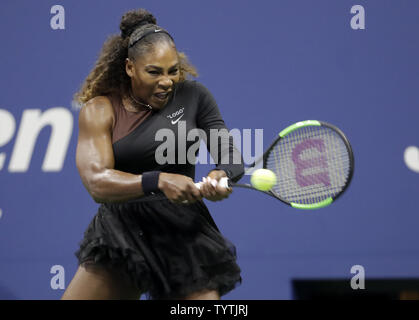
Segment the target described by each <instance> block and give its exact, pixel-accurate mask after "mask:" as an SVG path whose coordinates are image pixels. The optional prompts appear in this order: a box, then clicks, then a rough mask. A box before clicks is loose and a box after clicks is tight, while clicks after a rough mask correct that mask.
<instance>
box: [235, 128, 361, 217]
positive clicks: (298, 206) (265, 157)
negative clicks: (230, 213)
mask: <svg viewBox="0 0 419 320" xmlns="http://www.w3.org/2000/svg"><path fill="white" fill-rule="evenodd" d="M307 126H323V127H326V128H329V129H331V130H333V131H335V132H336V133H337V134H338V135H339V136H340V137H341V138H342V141H343V142H344V144H345V147H346V150H347V151H348V155H349V168H350V170H349V175H348V179H347V181H346V184H345V186H344V187H343V189H342V190H341V191H340V192H339V193H338V194H336V195H335V196H333V197H329V198H326V199H324V200H322V201H320V202H317V203H313V204H301V203H295V202H289V201H286V200H285V199H283V198H281V197H280V196H279V195H278V194H277V193H275V192H273V191H271V190H268V191H262V190H258V189H256V188H254V187H253V186H251V185H250V184H239V183H231V181H229V186H232V187H241V188H248V189H253V190H257V191H260V192H262V193H265V194H267V195H269V196H271V197H274V198H277V199H278V200H280V201H282V202H283V203H285V204H287V205H290V206H291V207H293V208H296V209H304V210H310V209H319V208H323V207H326V206H328V205H330V204H331V203H332V202H334V201H335V200H336V199H338V198H339V197H340V196H341V195H342V194H343V193H344V192H345V191H346V189H347V188H348V186H349V185H350V183H351V180H352V177H353V173H354V166H355V158H354V154H353V151H352V147H351V144H350V143H349V140H348V138H347V137H346V136H345V134H344V133H343V132H342V131H341V130H340V129H339V128H337V127H336V126H334V125H332V124H330V123H327V122H324V121H318V120H305V121H300V122H297V123H294V124H292V125H290V126H288V127H286V128H285V129H284V130H282V131H281V132H280V133H279V134H278V137H277V138H276V139H275V140H274V141H273V142H272V143H271V144H270V146H269V147H268V148H267V149H266V150H265V152H264V153H263V155H262V157H261V158H259V159H258V160H257V161H254V162H253V163H252V164H251V165H250V166H249V167H250V168H252V167H254V166H255V165H256V163H259V162H260V160H262V161H263V168H266V162H267V160H268V156H269V153H270V152H271V150H272V148H274V146H275V145H276V144H277V143H278V141H279V140H281V139H283V138H285V137H286V136H287V135H288V134H290V133H291V132H293V131H295V130H297V129H300V128H303V127H307Z"/></svg>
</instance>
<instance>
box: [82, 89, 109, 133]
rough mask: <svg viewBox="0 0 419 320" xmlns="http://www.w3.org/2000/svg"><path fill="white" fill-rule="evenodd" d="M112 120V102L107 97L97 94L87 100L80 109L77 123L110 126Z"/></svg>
mask: <svg viewBox="0 0 419 320" xmlns="http://www.w3.org/2000/svg"><path fill="white" fill-rule="evenodd" d="M113 121H114V111H113V107H112V103H111V101H110V100H109V98H108V97H105V96H97V97H94V98H92V99H90V100H89V101H87V102H86V103H85V104H84V105H83V107H82V108H81V110H80V115H79V124H80V125H83V124H88V125H89V126H93V127H96V126H98V127H104V126H106V127H108V128H109V127H111V126H112V124H113Z"/></svg>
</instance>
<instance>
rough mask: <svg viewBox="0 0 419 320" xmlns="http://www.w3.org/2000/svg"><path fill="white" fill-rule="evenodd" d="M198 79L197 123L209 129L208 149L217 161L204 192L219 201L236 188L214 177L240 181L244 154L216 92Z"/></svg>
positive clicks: (204, 128)
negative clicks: (214, 93) (234, 138)
mask: <svg viewBox="0 0 419 320" xmlns="http://www.w3.org/2000/svg"><path fill="white" fill-rule="evenodd" d="M195 83H196V88H197V91H198V93H199V107H198V108H199V109H198V116H197V125H198V127H199V128H200V129H202V130H204V131H205V134H206V144H207V149H208V151H209V152H210V154H211V156H212V158H213V159H214V162H215V163H216V167H215V169H213V170H211V171H210V172H209V174H208V176H207V179H206V180H207V181H206V183H204V184H203V185H202V187H201V193H202V195H203V196H204V197H205V198H207V199H208V200H212V201H218V200H222V199H224V198H227V197H228V196H229V194H230V193H231V192H232V189H231V188H224V187H221V186H219V185H218V184H216V183H215V182H212V183H211V180H215V181H217V182H218V181H219V180H220V179H221V178H222V177H228V178H229V179H231V180H232V181H234V182H236V181H238V180H239V179H240V178H241V177H242V176H243V175H244V165H243V157H242V155H241V153H240V151H239V150H238V149H237V148H236V147H235V146H234V142H233V137H232V136H231V135H230V134H229V130H228V128H227V126H226V125H225V123H224V120H223V118H222V116H221V113H220V111H219V108H218V105H217V103H216V101H215V99H214V97H213V95H212V94H211V93H210V91H209V90H208V89H207V88H206V87H205V86H203V85H202V84H200V83H199V82H195ZM214 139H216V141H213V140H214Z"/></svg>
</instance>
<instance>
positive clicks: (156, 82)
mask: <svg viewBox="0 0 419 320" xmlns="http://www.w3.org/2000/svg"><path fill="white" fill-rule="evenodd" d="M120 29H121V35H114V36H111V37H110V38H109V39H108V40H107V41H106V42H105V44H104V46H103V48H102V51H101V53H100V56H99V58H98V61H97V62H96V65H95V67H94V68H93V70H92V71H91V73H90V74H89V75H88V77H87V79H86V80H85V82H84V84H83V86H82V88H81V90H80V91H79V92H78V93H77V94H76V98H77V99H78V101H79V102H80V103H81V104H82V105H83V107H82V108H81V110H80V115H79V136H78V145H77V154H76V163H77V168H78V170H79V173H80V176H81V179H82V181H83V184H84V186H85V187H86V189H87V191H88V192H89V194H90V195H91V196H92V198H93V199H94V200H95V201H96V202H97V203H100V206H99V209H98V212H97V214H96V215H95V216H94V218H93V220H92V221H91V223H90V225H89V226H88V228H87V230H86V231H85V234H84V238H83V240H82V241H81V243H80V248H79V250H78V251H77V252H76V256H77V258H78V262H79V267H78V270H77V272H76V274H75V276H74V278H73V279H72V281H71V283H70V284H69V286H68V288H67V290H66V291H65V293H64V295H63V297H62V299H139V298H140V296H141V295H142V294H145V296H146V297H147V298H148V299H207V300H208V299H211V300H212V299H220V297H221V296H222V295H224V294H226V293H228V292H229V291H231V290H233V289H234V288H235V287H236V286H237V285H238V284H239V283H240V282H241V276H240V268H239V266H238V265H237V262H236V251H235V246H234V245H233V244H232V243H231V242H230V241H229V240H228V239H226V238H225V237H223V235H222V234H221V233H220V231H219V229H218V228H217V226H216V224H215V223H214V221H213V219H212V217H211V215H210V213H209V211H208V209H207V207H206V205H205V204H204V202H203V199H208V200H211V201H219V200H223V199H225V198H227V197H228V196H229V194H230V193H231V192H232V190H231V188H224V187H221V186H219V185H217V184H216V183H215V181H219V180H220V179H221V178H222V177H226V176H227V177H228V178H230V179H231V180H232V181H238V180H239V179H240V178H241V177H242V176H243V174H244V167H243V161H242V157H241V155H240V153H239V151H238V150H237V149H236V148H235V147H234V144H233V142H232V138H229V139H227V140H225V139H217V142H216V145H217V147H218V148H217V151H213V150H211V148H210V145H211V134H210V130H211V129H217V130H219V129H227V128H226V126H225V123H224V121H223V119H222V117H221V115H220V112H219V109H218V106H217V104H216V102H215V100H214V98H213V96H212V95H211V93H210V92H209V91H208V90H207V88H206V87H205V86H204V85H202V84H201V83H199V82H198V81H196V80H190V79H187V77H188V76H189V75H192V76H195V77H196V76H197V72H196V69H195V68H194V67H193V66H192V65H191V64H190V63H189V62H188V59H187V57H186V55H185V54H184V53H182V52H178V51H177V49H176V46H175V43H174V40H173V38H172V35H170V33H168V31H167V30H165V29H164V28H162V27H160V26H158V25H157V22H156V19H155V17H154V16H153V15H152V14H151V13H150V12H148V11H146V10H144V9H139V10H132V11H129V12H127V13H126V14H124V16H123V17H122V21H121V23H120ZM180 125H183V126H185V127H186V129H187V131H186V132H189V130H191V129H201V130H203V132H205V133H206V138H207V139H206V141H205V142H206V143H207V147H208V150H209V151H210V153H211V155H212V156H213V158H214V159H218V161H217V162H216V163H217V165H216V166H215V168H214V169H213V170H211V171H210V172H209V173H208V176H207V177H205V182H203V184H202V186H201V188H197V187H196V185H195V183H194V178H195V164H194V163H190V162H189V161H186V163H185V162H182V163H180V162H181V161H179V160H178V159H179V153H180V152H182V151H181V148H180V147H179V143H178V142H177V141H178V139H179V138H180V139H183V141H184V142H185V143H186V146H187V147H191V146H192V145H194V143H195V142H196V141H186V140H187V139H186V137H185V136H184V135H183V136H182V134H181V133H180V132H181V130H178V126H180ZM161 129H167V130H171V132H173V133H174V134H175V135H176V143H175V145H174V146H173V147H174V148H175V151H176V152H175V153H176V157H175V160H176V161H175V162H173V161H168V162H167V163H163V164H162V163H161V162H160V161H159V159H158V157H156V150H157V149H158V148H159V146H160V145H161V144H162V141H161V140H159V139H156V137H157V136H158V133H159V132H161V131H159V130H161ZM197 139H198V140H197V141H198V142H199V141H200V140H199V139H200V137H197ZM197 152H198V150H196V152H195V156H196V154H197ZM168 153H170V152H168ZM237 154H238V155H239V157H238V158H239V159H240V163H236V164H235V163H233V161H232V159H237ZM235 157H236V158H235ZM223 159H224V160H228V161H223Z"/></svg>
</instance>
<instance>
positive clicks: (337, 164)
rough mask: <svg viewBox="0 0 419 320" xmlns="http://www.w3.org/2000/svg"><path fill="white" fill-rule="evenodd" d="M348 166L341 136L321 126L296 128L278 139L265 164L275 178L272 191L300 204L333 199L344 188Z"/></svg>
mask: <svg viewBox="0 0 419 320" xmlns="http://www.w3.org/2000/svg"><path fill="white" fill-rule="evenodd" d="M350 165H351V163H350V157H349V153H348V150H347V148H346V145H345V143H344V142H343V140H342V138H341V136H340V135H339V134H338V133H336V132H335V131H334V130H332V129H330V128H328V127H322V126H308V127H303V128H299V129H297V130H295V131H293V132H291V133H290V134H288V135H287V136H285V137H284V138H283V139H280V140H279V141H278V142H277V144H276V145H275V146H274V147H273V148H272V149H271V151H270V153H269V155H268V157H267V160H266V163H265V167H266V168H267V169H269V170H272V171H273V172H275V174H276V175H277V177H278V182H277V184H276V185H275V186H274V187H273V188H272V191H273V192H274V193H276V194H277V195H278V196H279V197H280V198H282V199H284V200H286V201H288V202H294V203H300V204H313V203H318V202H320V201H323V200H325V199H327V198H329V197H333V196H336V195H337V194H338V193H339V192H341V191H342V190H343V188H344V187H345V185H346V182H347V180H348V177H349V174H350Z"/></svg>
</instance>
